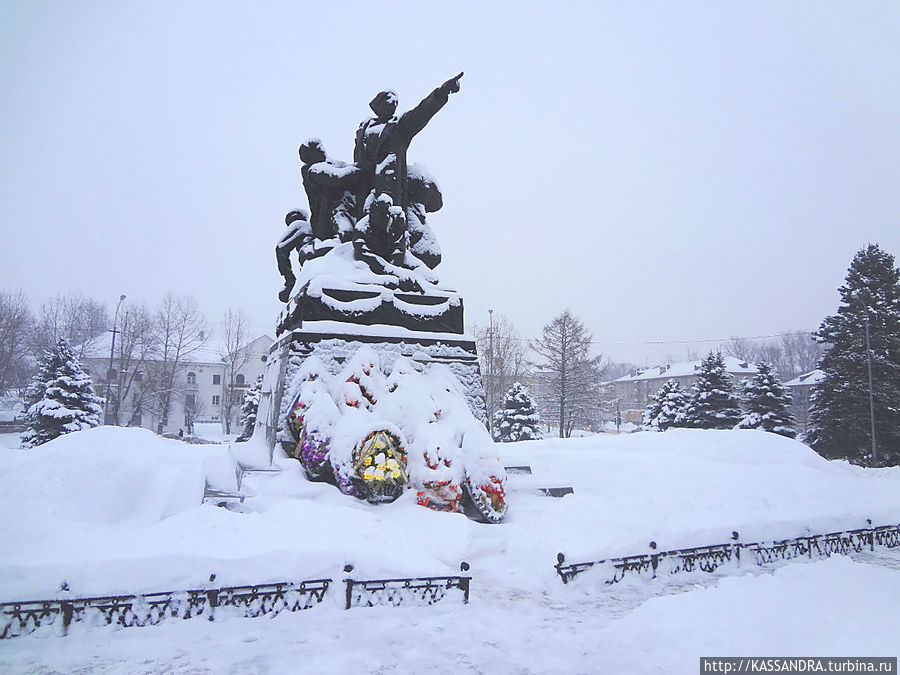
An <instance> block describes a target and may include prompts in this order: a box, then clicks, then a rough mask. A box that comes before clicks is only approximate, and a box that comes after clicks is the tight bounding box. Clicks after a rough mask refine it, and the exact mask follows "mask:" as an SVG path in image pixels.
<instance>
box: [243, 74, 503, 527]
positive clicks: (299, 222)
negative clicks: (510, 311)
mask: <svg viewBox="0 0 900 675" xmlns="http://www.w3.org/2000/svg"><path fill="white" fill-rule="evenodd" d="M461 77H462V73H460V74H459V75H458V76H456V77H454V78H452V79H450V80H447V81H446V82H445V83H444V84H442V85H441V86H440V87H438V88H437V89H435V90H434V91H432V92H431V93H430V94H429V95H428V96H426V97H425V98H424V99H423V100H422V101H421V102H420V103H419V104H418V105H416V106H415V107H414V108H412V109H411V110H408V111H407V112H404V113H402V114H399V115H398V114H397V103H398V101H397V96H396V94H394V93H393V92H391V91H382V92H381V93H379V94H378V95H377V96H376V97H375V98H374V99H373V100H372V102H371V103H370V104H369V106H370V107H371V109H372V111H373V112H374V113H375V117H372V118H369V119H367V120H365V121H364V122H363V123H362V124H361V125H360V127H359V129H358V130H357V132H356V142H355V146H354V152H353V162H352V163H347V162H341V161H337V160H334V159H331V158H330V157H328V155H327V154H326V152H325V150H324V148H323V146H322V143H321V142H320V141H319V140H318V139H310V140H308V141H306V142H305V143H303V144H302V145H301V146H300V160H301V163H302V166H301V175H302V179H303V188H304V190H305V192H306V196H307V199H308V202H309V211H308V212H307V211H306V210H304V209H297V210H293V211H291V212H289V213H288V214H287V217H286V218H285V225H286V229H285V231H284V233H283V236H282V237H281V239H280V241H279V242H278V244H277V246H276V249H275V253H276V259H277V263H278V270H279V272H280V273H281V275H282V276H283V277H284V282H285V283H284V287H283V288H282V290H281V292H280V293H279V299H280V300H281V301H282V302H284V303H285V307H284V309H283V311H282V312H281V313H280V315H279V316H278V319H277V322H276V336H277V337H276V341H275V343H274V344H273V345H272V349H271V352H270V354H269V357H268V360H267V362H266V371H265V375H264V378H263V383H262V388H261V394H260V407H259V414H258V417H257V422H256V429H255V432H254V436H255V437H257V439H258V438H259V437H260V436H262V435H264V437H265V441H266V443H267V444H268V446H269V448H270V449H271V450H272V452H273V453H276V454H277V453H279V452H281V451H283V452H285V453H286V454H287V455H288V456H289V457H293V458H295V459H298V460H299V461H300V463H301V464H302V465H303V468H304V470H305V472H306V474H307V476H308V477H309V478H310V479H312V480H327V481H332V482H334V483H335V484H336V485H337V487H338V488H340V489H341V490H342V491H343V492H345V493H346V494H349V495H353V496H356V497H359V498H362V499H366V500H368V501H370V502H372V503H378V502H384V501H392V500H393V499H396V498H397V497H398V496H399V495H400V494H402V492H403V491H404V490H405V489H407V488H413V489H415V490H416V491H417V498H418V501H419V503H420V504H423V505H425V506H428V507H430V508H436V509H439V510H453V511H458V510H461V509H463V508H464V507H468V508H470V509H471V512H472V513H473V514H476V515H478V516H480V517H482V518H484V519H485V520H488V521H491V522H498V521H499V520H500V519H501V518H502V517H503V514H504V513H505V510H506V502H505V482H506V476H505V474H504V470H503V467H502V465H501V464H500V463H499V460H497V459H496V453H495V451H494V448H493V443H492V441H491V438H490V436H489V434H488V432H487V430H486V428H485V421H486V416H485V406H484V391H483V388H482V384H481V376H480V373H479V368H478V360H477V355H476V350H475V342H474V340H473V339H472V337H471V336H468V335H466V334H465V332H464V329H463V302H462V298H461V297H460V296H459V294H457V293H456V292H455V291H454V290H452V289H450V288H448V287H447V286H445V285H444V284H442V283H441V282H440V281H439V279H438V276H437V274H436V273H435V272H434V269H435V268H436V267H437V265H438V264H439V263H440V261H441V251H440V247H439V245H438V243H437V239H436V238H435V236H434V234H433V232H432V230H431V227H430V225H429V223H428V222H426V217H427V214H430V213H434V212H435V211H437V210H439V209H440V208H441V206H442V205H443V196H442V194H441V191H440V189H439V188H438V186H437V184H436V182H435V181H434V179H433V178H431V177H430V176H429V175H428V173H427V172H426V171H425V170H424V169H423V168H421V167H420V166H418V165H415V164H409V163H408V161H407V153H408V150H409V146H410V143H411V142H412V140H413V138H414V137H415V135H416V134H418V133H419V132H420V131H421V130H422V129H424V127H425V126H426V125H427V124H428V122H429V121H430V120H431V118H432V117H433V116H434V115H435V114H436V113H437V112H438V111H439V110H440V109H441V108H443V107H444V105H446V103H447V101H448V100H449V97H450V95H451V94H453V93H456V92H458V91H459V88H460V78H461Z"/></svg>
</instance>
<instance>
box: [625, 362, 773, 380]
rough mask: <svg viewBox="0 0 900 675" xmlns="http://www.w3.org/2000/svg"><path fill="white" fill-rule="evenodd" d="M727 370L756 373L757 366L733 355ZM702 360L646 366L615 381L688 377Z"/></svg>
mask: <svg viewBox="0 0 900 675" xmlns="http://www.w3.org/2000/svg"><path fill="white" fill-rule="evenodd" d="M724 360H725V370H726V371H727V372H728V373H730V374H731V375H756V366H754V365H753V364H752V363H749V362H747V361H742V360H741V359H737V358H735V357H733V356H725V357H724ZM701 363H702V362H701V361H682V362H680V363H667V364H666V365H664V366H654V367H653V368H645V369H644V370H638V371H635V372H633V373H629V374H628V375H624V376H622V377H620V378H619V379H617V380H613V382H641V381H647V380H662V379H668V378H670V377H686V376H688V375H696V374H697V373H698V372H699V371H700V364H701Z"/></svg>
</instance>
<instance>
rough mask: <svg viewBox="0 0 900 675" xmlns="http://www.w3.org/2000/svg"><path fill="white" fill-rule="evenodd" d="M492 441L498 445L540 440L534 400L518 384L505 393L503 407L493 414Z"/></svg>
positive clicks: (538, 421) (539, 422)
mask: <svg viewBox="0 0 900 675" xmlns="http://www.w3.org/2000/svg"><path fill="white" fill-rule="evenodd" d="M493 426H494V440H495V441H498V442H500V443H512V442H513V441H531V440H536V439H539V438H541V437H542V436H541V420H540V417H539V416H538V412H537V407H536V406H535V404H534V399H533V398H531V395H530V394H529V393H528V389H526V388H525V387H524V386H523V385H522V384H520V383H519V382H514V383H513V386H511V387H510V388H509V391H507V392H506V398H505V399H504V401H503V407H502V408H500V410H498V411H497V412H495V413H494V425H493Z"/></svg>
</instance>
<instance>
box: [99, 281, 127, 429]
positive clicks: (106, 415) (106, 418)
mask: <svg viewBox="0 0 900 675" xmlns="http://www.w3.org/2000/svg"><path fill="white" fill-rule="evenodd" d="M124 299H125V295H124V294H123V295H120V296H119V304H118V305H116V313H115V316H113V327H112V330H111V331H110V333H112V343H111V344H110V345H109V368H107V369H106V401H105V402H104V404H103V424H109V397H110V391H111V388H112V364H113V354H114V353H115V349H116V333H117V332H118V331H117V330H116V322H117V321H118V320H119V307H121V306H122V301H123V300H124Z"/></svg>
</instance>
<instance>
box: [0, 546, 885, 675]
mask: <svg viewBox="0 0 900 675" xmlns="http://www.w3.org/2000/svg"><path fill="white" fill-rule="evenodd" d="M637 586H640V587H637ZM651 586H652V587H651ZM675 591H677V592H675ZM898 598H900V572H898V571H897V570H896V569H888V568H886V567H884V566H881V565H878V564H866V563H862V562H855V561H852V560H849V559H846V558H833V559H830V560H826V561H822V562H814V563H796V564H791V565H786V566H784V567H782V568H779V569H778V570H776V571H774V572H771V571H769V572H756V573H753V574H746V575H741V576H736V577H727V578H720V579H718V580H716V581H715V582H714V583H710V582H707V583H703V584H698V585H697V586H696V587H693V588H691V587H690V586H689V585H688V586H685V585H678V586H677V587H668V588H663V587H661V586H659V585H655V586H654V585H651V584H643V583H640V584H637V585H636V584H632V585H630V586H623V587H622V588H621V589H620V588H616V589H611V590H608V591H605V592H604V591H598V590H597V589H596V588H592V589H578V588H577V586H570V587H567V588H566V589H564V591H563V592H562V593H544V594H531V593H508V592H506V593H499V592H492V591H491V590H490V589H486V588H479V587H476V588H475V589H474V591H473V597H472V601H471V603H470V604H469V605H468V606H460V605H456V604H445V605H436V606H433V607H430V608H406V609H404V608H397V609H391V608H371V609H359V610H351V611H344V610H342V609H340V608H339V607H337V606H336V605H334V604H333V603H331V604H328V605H326V606H321V607H317V608H315V609H312V610H308V611H305V612H298V613H293V614H290V613H284V614H281V615H279V616H277V617H275V618H271V619H270V618H258V619H240V618H225V619H223V620H218V621H216V622H215V623H209V622H206V621H203V620H200V619H198V620H189V621H168V622H164V623H163V624H160V625H159V626H154V627H147V628H131V629H115V628H110V627H103V628H89V627H85V626H81V625H78V624H75V625H74V626H73V629H72V631H71V633H70V635H69V636H68V637H66V638H60V637H57V636H55V635H53V634H52V631H49V630H48V631H46V632H43V633H39V634H36V635H32V636H27V637H24V638H19V639H16V640H11V641H9V642H7V643H5V644H0V668H2V669H3V671H4V672H12V673H24V672H35V673H53V672H65V673H78V672H83V673H87V672H91V673H160V672H168V673H276V672H303V673H348V672H360V673H418V672H435V673H448V674H451V673H454V674H458V673H559V672H567V673H615V672H628V673H695V672H697V669H698V664H699V657H700V656H739V655H758V656H798V655H807V656H808V655H815V656H824V655H831V656H848V655H852V656H863V655H868V656H895V655H897V653H898V651H900V638H898V636H897V632H896V622H897V620H898V619H900V610H898V609H897V600H898Z"/></svg>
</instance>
